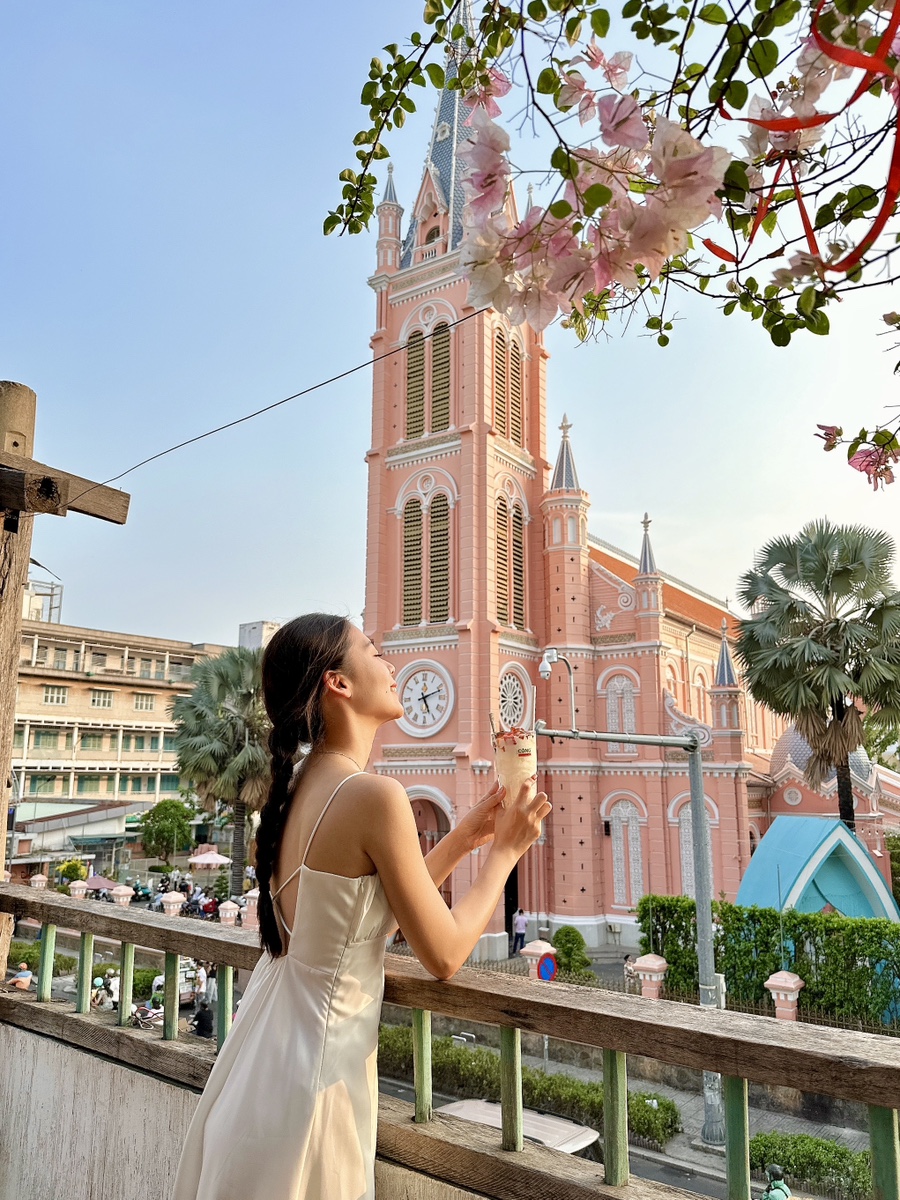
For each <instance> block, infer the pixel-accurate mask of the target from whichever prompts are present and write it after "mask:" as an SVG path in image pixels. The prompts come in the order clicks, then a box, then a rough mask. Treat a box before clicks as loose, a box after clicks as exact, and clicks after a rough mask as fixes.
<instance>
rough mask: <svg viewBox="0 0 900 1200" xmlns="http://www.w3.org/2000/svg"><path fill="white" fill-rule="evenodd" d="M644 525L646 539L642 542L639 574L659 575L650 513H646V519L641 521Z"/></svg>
mask: <svg viewBox="0 0 900 1200" xmlns="http://www.w3.org/2000/svg"><path fill="white" fill-rule="evenodd" d="M641 524H642V525H643V527H644V540H643V541H642V542H641V565H640V567H639V568H638V574H639V575H658V574H659V571H657V569H656V559H655V558H654V557H653V547H652V546H651V545H650V514H649V513H644V519H643V521H641Z"/></svg>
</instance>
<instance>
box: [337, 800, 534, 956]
mask: <svg viewBox="0 0 900 1200" xmlns="http://www.w3.org/2000/svg"><path fill="white" fill-rule="evenodd" d="M351 786H352V785H351ZM550 807H551V806H550V803H549V801H548V800H547V797H546V796H545V795H544V794H543V793H538V794H537V795H535V794H533V793H532V785H531V784H526V785H525V786H524V787H523V788H522V791H521V793H520V795H519V796H518V797H516V800H515V801H514V802H513V803H512V804H511V805H510V806H509V807H508V808H506V809H504V808H500V807H497V808H496V809H495V817H494V844H493V846H492V847H491V850H490V853H489V854H488V855H487V858H486V860H485V862H484V865H483V866H482V867H481V869H480V871H479V872H478V875H477V877H476V879H475V881H474V882H473V884H472V886H471V887H470V888H469V890H468V891H467V892H466V894H465V895H464V896H463V897H462V899H461V900H459V901H458V902H457V903H456V904H454V906H453V908H452V909H448V908H447V905H446V904H445V903H444V901H443V899H442V898H441V895H440V893H439V892H438V890H437V887H436V886H435V883H434V880H433V879H432V877H431V874H430V872H429V867H428V865H427V864H426V862H425V860H424V858H423V857H422V852H421V850H420V848H419V838H418V832H417V830H416V822H415V818H414V817H413V813H412V809H411V807H410V804H409V798H408V797H407V795H406V792H405V791H404V790H403V788H402V787H401V785H400V784H399V783H398V782H397V781H396V780H393V779H385V778H379V779H375V780H372V779H371V778H370V779H368V780H367V782H366V798H365V810H366V818H367V819H366V820H365V826H364V828H365V833H364V849H365V851H366V853H367V854H368V856H369V857H370V858H371V860H372V862H373V863H374V865H375V868H376V870H377V871H378V874H379V876H380V878H381V882H382V885H383V887H384V890H385V895H386V896H387V900H388V903H389V904H390V906H391V909H392V911H393V913H394V916H395V917H396V918H397V921H398V922H399V925H400V928H401V929H402V930H403V934H404V937H405V938H406V940H407V942H408V943H409V945H410V946H411V947H412V950H413V952H414V953H415V954H416V956H417V957H418V959H419V961H420V962H421V963H422V965H423V966H424V967H425V969H426V970H427V971H430V972H431V974H432V975H434V976H436V977H437V978H438V979H449V978H450V976H451V975H453V974H454V973H455V972H456V971H458V970H459V968H460V967H461V966H462V964H463V963H464V962H465V961H466V959H467V958H468V957H469V955H470V954H471V952H472V950H473V949H474V947H475V944H476V942H477V941H478V939H479V938H480V937H481V935H482V933H483V932H484V930H485V929H486V927H487V925H488V922H489V921H490V919H491V917H492V916H493V915H494V912H495V910H496V908H497V905H498V903H499V901H500V897H501V896H502V895H503V888H504V885H505V883H506V880H507V878H508V876H509V873H510V872H511V871H512V869H513V867H514V866H515V865H516V863H517V862H518V860H519V859H520V858H521V856H522V855H523V854H524V853H525V851H526V850H527V849H528V848H529V846H531V845H532V844H533V843H534V842H535V841H536V840H537V839H538V837H539V836H540V832H541V821H542V820H543V818H544V817H545V816H547V814H548V813H549V812H550ZM450 857H452V854H451V853H448V859H449V858H450Z"/></svg>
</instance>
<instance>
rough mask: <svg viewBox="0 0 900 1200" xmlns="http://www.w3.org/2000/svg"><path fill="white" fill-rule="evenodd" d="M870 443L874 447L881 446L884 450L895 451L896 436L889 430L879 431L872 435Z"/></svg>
mask: <svg viewBox="0 0 900 1200" xmlns="http://www.w3.org/2000/svg"><path fill="white" fill-rule="evenodd" d="M872 441H873V442H874V443H875V445H876V446H883V447H884V448H885V449H886V450H896V449H897V448H898V446H897V436H896V434H895V433H893V432H892V431H891V430H890V429H879V430H878V432H877V433H874V434H873V435H872Z"/></svg>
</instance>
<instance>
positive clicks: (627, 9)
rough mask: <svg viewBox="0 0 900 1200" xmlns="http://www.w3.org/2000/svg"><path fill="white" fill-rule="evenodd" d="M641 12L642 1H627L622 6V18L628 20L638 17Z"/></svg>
mask: <svg viewBox="0 0 900 1200" xmlns="http://www.w3.org/2000/svg"><path fill="white" fill-rule="evenodd" d="M640 11H641V0H626V2H625V4H623V6H622V16H623V17H624V18H625V19H626V20H628V19H629V18H630V17H636V16H637V15H638V13H639V12H640Z"/></svg>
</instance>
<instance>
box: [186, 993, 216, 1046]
mask: <svg viewBox="0 0 900 1200" xmlns="http://www.w3.org/2000/svg"><path fill="white" fill-rule="evenodd" d="M188 1024H189V1025H190V1027H191V1028H192V1029H193V1031H194V1033H196V1035H197V1037H202V1038H211V1037H212V1035H213V1015H212V1009H211V1008H210V1007H209V1005H208V1004H207V1003H206V1001H205V1000H201V1002H200V1007H199V1008H198V1009H197V1011H196V1013H194V1015H193V1016H192V1017H191V1019H190V1021H189V1022H188Z"/></svg>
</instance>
